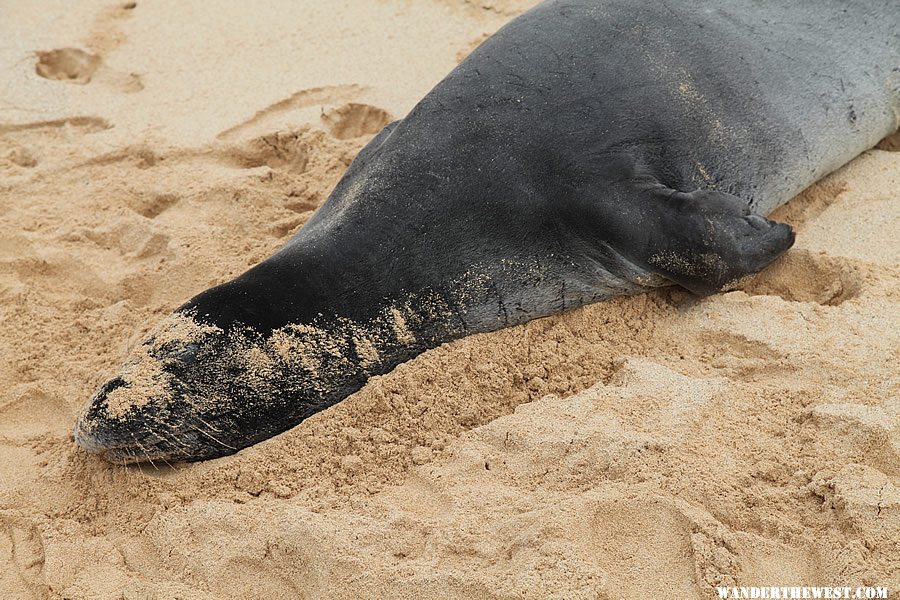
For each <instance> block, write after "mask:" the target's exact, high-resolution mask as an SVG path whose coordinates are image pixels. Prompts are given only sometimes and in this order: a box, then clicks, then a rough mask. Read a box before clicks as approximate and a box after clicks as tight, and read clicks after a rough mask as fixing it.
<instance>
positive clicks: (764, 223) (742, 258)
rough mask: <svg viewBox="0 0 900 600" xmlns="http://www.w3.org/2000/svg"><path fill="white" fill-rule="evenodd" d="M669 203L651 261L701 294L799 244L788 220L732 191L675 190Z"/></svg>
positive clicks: (760, 267)
mask: <svg viewBox="0 0 900 600" xmlns="http://www.w3.org/2000/svg"><path fill="white" fill-rule="evenodd" d="M667 204H668V206H667V209H668V210H667V211H666V215H667V219H666V223H665V228H666V229H667V231H666V232H665V235H664V236H663V237H662V238H657V239H658V241H659V244H658V247H656V248H654V249H653V251H652V252H651V254H650V256H649V257H648V259H647V262H648V264H649V265H650V266H651V267H652V268H653V269H654V270H656V271H657V272H658V273H659V274H660V275H663V276H664V277H666V278H667V279H669V280H670V281H672V282H674V283H677V284H678V285H680V286H682V287H684V288H687V289H688V290H690V291H691V292H693V293H695V294H698V295H703V296H705V295H709V294H714V293H716V292H719V291H722V290H724V289H728V288H731V287H733V286H734V285H735V284H736V283H737V282H739V281H740V280H742V279H744V278H745V277H747V276H749V275H753V274H755V273H758V272H759V271H762V270H763V269H764V268H765V267H767V266H768V265H769V264H770V263H772V262H773V261H774V260H775V259H776V258H778V257H779V256H781V255H782V254H783V253H784V252H785V251H787V249H788V248H790V247H791V246H792V245H793V244H794V232H793V230H792V229H791V227H790V226H789V225H786V224H784V223H776V222H774V221H771V220H769V219H766V218H764V217H761V216H759V215H754V214H750V210H749V208H748V205H747V203H746V202H744V201H743V200H741V199H740V198H737V197H735V196H732V195H730V194H726V193H723V192H717V191H709V190H699V191H696V192H691V193H683V192H673V193H671V194H669V195H668V196H667Z"/></svg>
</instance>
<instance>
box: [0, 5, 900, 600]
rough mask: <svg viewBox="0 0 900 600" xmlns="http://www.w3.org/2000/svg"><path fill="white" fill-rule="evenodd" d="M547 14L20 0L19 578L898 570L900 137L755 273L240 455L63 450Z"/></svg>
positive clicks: (887, 578) (340, 589)
mask: <svg viewBox="0 0 900 600" xmlns="http://www.w3.org/2000/svg"><path fill="white" fill-rule="evenodd" d="M531 4H533V2H528V1H526V0H415V1H413V0H377V1H376V0H346V1H342V2H322V1H320V0H302V1H294V2H261V3H238V2H227V1H225V0H214V1H207V2H203V3H200V2H177V1H174V0H154V1H153V2H149V1H146V2H145V1H144V0H139V1H138V2H137V3H133V2H132V3H120V4H114V3H110V2H101V1H95V0H91V1H83V2H77V3H70V2H62V1H60V0H54V1H51V0H41V1H40V2H33V3H32V2H16V3H13V2H7V3H4V4H3V6H2V7H0V14H2V19H0V67H2V73H3V75H2V76H0V382H2V383H3V384H4V385H3V387H2V390H0V597H2V598H4V599H19V598H103V599H106V598H109V599H112V598H128V599H132V598H134V599H137V598H140V599H150V598H160V599H164V598H190V599H194V598H197V599H199V598H204V599H206V598H209V599H211V598H254V597H260V598H263V597H264V598H306V597H329V598H361V597H363V598H368V597H384V598H424V597H433V598H567V599H572V598H638V597H640V598H684V599H688V598H708V597H711V593H712V589H713V586H716V585H765V586H769V585H788V584H794V585H849V586H856V585H864V584H868V585H881V586H887V587H889V588H890V589H891V591H892V592H893V593H897V592H900V533H898V532H900V377H898V375H900V372H898V367H897V365H898V364H900V310H898V300H900V266H898V265H900V242H898V239H897V233H898V231H900V202H898V201H897V200H898V193H900V192H898V190H900V154H898V153H897V152H896V150H897V146H898V144H897V141H896V139H895V140H894V141H893V142H888V143H884V144H882V146H881V149H874V150H871V151H869V152H866V153H865V154H864V155H862V156H861V157H859V158H857V159H856V160H855V161H853V162H852V163H851V164H849V165H847V166H846V167H844V168H842V169H840V170H839V171H837V172H836V173H834V174H832V175H830V176H829V177H827V178H826V179H825V180H823V181H821V182H819V183H818V184H816V185H814V186H813V187H812V188H810V189H809V190H807V191H806V192H804V193H803V194H801V195H800V196H799V197H797V198H796V199H794V200H793V201H792V202H791V203H790V204H788V205H787V206H785V207H783V208H782V209H780V210H779V212H778V213H777V214H776V217H777V218H780V219H783V220H786V221H788V222H790V223H791V224H792V225H794V227H795V228H796V230H797V233H798V236H797V244H796V246H795V247H794V248H793V249H792V250H791V251H790V252H789V253H788V254H787V255H786V256H785V257H784V258H783V259H782V260H780V261H779V262H778V263H777V264H776V265H774V266H773V267H772V268H771V269H769V270H768V271H766V272H765V273H764V274H763V275H762V276H760V277H758V278H757V279H755V280H754V281H751V282H750V283H748V284H747V285H746V286H745V288H744V289H743V290H742V291H735V292H730V293H727V294H722V295H717V296H714V297H711V298H707V299H703V300H699V299H697V298H694V297H692V296H690V295H688V294H686V293H684V292H681V291H678V290H676V289H669V290H662V291H659V292H657V293H652V294H646V295H641V296H636V297H631V298H623V299H617V300H614V301H611V302H607V303H603V304H599V305H594V306H589V307H586V308H583V309H579V310H574V311H571V312H568V313H566V314H563V315H559V316H556V317H552V318H546V319H541V320H538V321H534V322H531V323H529V324H527V325H524V326H520V327H514V328H511V329H508V330H504V331H500V332H496V333H492V334H485V335H477V336H474V337H471V338H468V339H464V340H461V341H458V342H454V343H451V344H447V345H445V346H442V347H440V348H437V349H435V350H433V351H430V352H427V353H425V354H424V355H422V356H420V357H418V358H416V359H415V360H412V361H410V362H409V363H406V364H403V365H401V366H400V367H398V368H397V369H396V370H395V371H394V372H392V373H390V374H388V375H385V376H383V377H377V378H375V379H373V380H372V381H370V382H369V384H368V385H367V386H366V387H365V388H364V389H363V390H361V391H360V392H359V393H357V394H354V395H353V396H351V397H350V398H348V399H347V400H345V401H344V402H342V403H340V404H338V405H337V406H335V407H333V408H331V409H329V410H327V411H324V412H322V413H319V414H317V415H315V416H314V417H312V418H310V419H308V420H307V421H305V422H304V423H302V424H301V425H299V426H298V427H296V428H294V429H292V430H290V431H288V432H287V433H285V434H283V435H281V436H278V437H277V438H274V439H271V440H268V441H266V442H263V443H261V444H259V445H257V446H254V447H252V448H249V449H247V450H245V451H243V452H240V453H239V454H238V455H236V456H233V457H229V458H224V459H219V460H215V461H210V462H206V463H201V464H194V465H188V466H180V467H178V468H174V469H173V468H170V467H169V466H167V465H165V464H156V465H145V466H142V467H130V468H124V467H121V466H115V465H109V464H106V463H104V462H103V461H101V460H99V459H97V458H95V457H92V456H88V455H86V454H84V453H83V452H81V451H79V450H77V449H76V448H75V446H74V444H73V442H72V439H71V433H70V432H71V428H72V425H73V420H74V416H75V414H76V413H77V411H78V410H79V409H80V408H81V407H82V406H83V404H84V403H85V402H86V401H87V400H88V399H89V398H90V396H91V395H92V393H93V391H94V390H95V388H96V386H97V385H99V384H100V383H102V382H103V381H105V380H106V379H107V378H108V377H109V376H110V375H112V374H113V373H114V372H115V370H116V368H117V367H118V366H119V365H120V364H121V362H122V360H123V358H124V357H125V355H126V354H127V352H128V350H129V349H130V348H131V347H133V346H134V345H135V344H136V343H137V342H138V341H139V340H140V339H141V337H142V336H143V334H144V333H146V332H147V331H148V330H149V329H150V328H151V327H152V326H153V325H154V324H155V323H156V322H158V320H160V319H161V318H162V317H163V316H165V315H166V314H168V313H169V312H170V311H171V310H172V309H173V308H174V307H176V306H178V305H179V304H181V303H182V302H183V301H184V300H186V299H187V298H189V297H190V296H192V295H193V294H195V293H197V292H200V291H201V290H203V289H205V288H207V287H209V286H211V285H213V284H216V283H220V282H223V281H225V280H227V279H230V278H231V277H233V276H235V275H237V274H239V273H241V272H242V271H244V270H245V269H246V268H247V267H249V266H250V265H252V264H254V263H256V262H258V261H259V260H261V259H262V258H264V257H266V256H267V255H269V254H270V253H271V252H273V251H274V250H275V249H277V248H278V247H279V246H280V245H282V244H283V243H284V242H285V241H286V240H287V239H288V238H289V237H290V236H291V235H292V233H293V232H294V231H295V230H296V229H297V228H298V227H300V226H301V225H302V224H303V223H304V222H305V221H306V220H307V219H308V218H309V216H310V215H311V214H312V211H314V210H315V209H316V208H317V207H318V206H319V205H321V203H322V202H323V201H324V199H325V198H326V197H327V195H328V193H329V191H330V189H331V188H332V186H333V185H334V184H335V182H336V181H337V180H338V178H339V177H340V175H341V173H342V172H343V170H344V169H345V168H346V167H347V165H348V164H349V163H350V161H351V160H352V159H353V157H354V156H355V154H356V152H358V151H359V149H360V148H361V147H362V146H363V145H364V144H365V143H366V141H368V139H370V138H371V136H372V134H374V133H375V132H376V131H377V130H378V129H379V128H380V127H381V126H383V125H384V124H385V123H386V122H387V121H388V120H390V119H392V118H397V117H401V116H403V115H404V114H406V112H407V111H409V110H410V108H411V107H412V106H413V105H414V104H415V102H416V101H417V100H418V99H419V98H420V97H421V96H422V95H423V94H425V93H426V92H427V91H428V90H429V89H430V88H431V87H432V86H433V85H434V84H435V83H437V82H438V81H439V80H440V79H441V78H442V77H443V76H444V75H445V74H446V73H447V72H448V71H449V70H450V69H452V68H453V66H454V65H455V64H457V62H458V61H459V60H461V58H462V57H464V56H465V54H466V53H467V52H468V51H470V50H471V49H472V48H474V47H475V46H476V45H477V44H478V43H479V42H480V41H481V40H483V39H484V38H485V36H486V35H488V34H490V33H491V32H493V31H495V30H496V29H497V28H498V27H500V26H501V25H502V24H503V23H504V22H506V21H507V20H508V19H509V18H511V17H512V16H514V15H516V14H518V13H519V12H520V11H521V10H523V9H525V8H527V7H528V6H529V5H531Z"/></svg>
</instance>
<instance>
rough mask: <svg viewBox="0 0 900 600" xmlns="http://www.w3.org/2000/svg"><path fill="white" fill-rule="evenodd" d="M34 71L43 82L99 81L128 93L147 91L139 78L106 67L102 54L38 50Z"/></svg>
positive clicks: (78, 50) (76, 50) (63, 49)
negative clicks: (47, 80) (46, 80)
mask: <svg viewBox="0 0 900 600" xmlns="http://www.w3.org/2000/svg"><path fill="white" fill-rule="evenodd" d="M34 70H35V72H36V73H37V74H38V75H40V76H41V77H43V78H44V79H52V80H56V81H65V82H68V83H75V84H78V85H87V84H88V83H91V82H92V81H96V82H97V83H100V84H103V85H106V86H109V87H111V88H113V89H115V90H117V91H119V92H123V93H126V94H131V93H134V92H139V91H141V90H142V89H144V83H143V81H142V80H141V76H140V75H137V74H136V73H122V72H120V71H116V70H115V69H112V68H110V67H108V66H106V65H105V64H104V63H103V59H102V58H101V57H100V56H99V55H97V54H91V53H90V52H85V51H84V50H81V49H79V48H59V49H57V50H46V51H39V52H37V63H36V64H35V68H34Z"/></svg>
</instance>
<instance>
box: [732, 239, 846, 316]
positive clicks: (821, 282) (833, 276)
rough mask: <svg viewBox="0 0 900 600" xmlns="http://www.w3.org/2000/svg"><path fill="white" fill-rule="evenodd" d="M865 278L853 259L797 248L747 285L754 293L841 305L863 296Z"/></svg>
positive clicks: (752, 293)
mask: <svg viewBox="0 0 900 600" xmlns="http://www.w3.org/2000/svg"><path fill="white" fill-rule="evenodd" d="M862 286H863V277H862V275H861V273H860V270H859V267H858V266H857V265H855V264H854V263H853V261H851V260H847V259H845V258H840V257H834V256H828V255H827V254H824V253H822V252H811V251H809V250H806V249H800V248H797V249H794V250H791V251H790V252H788V253H787V254H785V255H784V256H783V257H781V258H780V259H779V260H778V261H777V262H776V263H775V264H773V265H772V266H771V267H769V268H768V269H766V270H765V271H763V272H762V273H760V274H759V275H758V276H757V277H755V278H754V279H753V280H752V281H750V282H749V283H748V284H747V285H745V286H744V287H743V290H744V291H745V292H746V293H748V294H750V295H751V296H757V295H766V296H779V297H781V298H784V299H785V300H787V301H789V302H815V303H817V304H822V305H825V306H837V305H838V304H841V303H843V302H846V301H847V300H850V299H852V298H855V297H856V296H858V295H859V293H860V291H861V289H862Z"/></svg>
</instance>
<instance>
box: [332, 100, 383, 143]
mask: <svg viewBox="0 0 900 600" xmlns="http://www.w3.org/2000/svg"><path fill="white" fill-rule="evenodd" d="M391 121H392V118H391V115H390V114H389V113H388V112H387V111H386V110H384V109H382V108H378V107H377V106H371V105H369V104H358V103H356V102H350V103H349V104H345V105H343V106H341V107H339V108H335V109H332V110H329V111H327V112H325V113H322V122H323V123H324V124H325V126H326V127H327V128H328V132H329V133H331V135H333V136H334V137H336V138H338V139H339V140H349V139H352V138H357V137H362V136H364V135H375V134H376V133H378V132H379V131H381V130H382V129H384V126H385V125H387V124H388V123H390V122H391Z"/></svg>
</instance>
